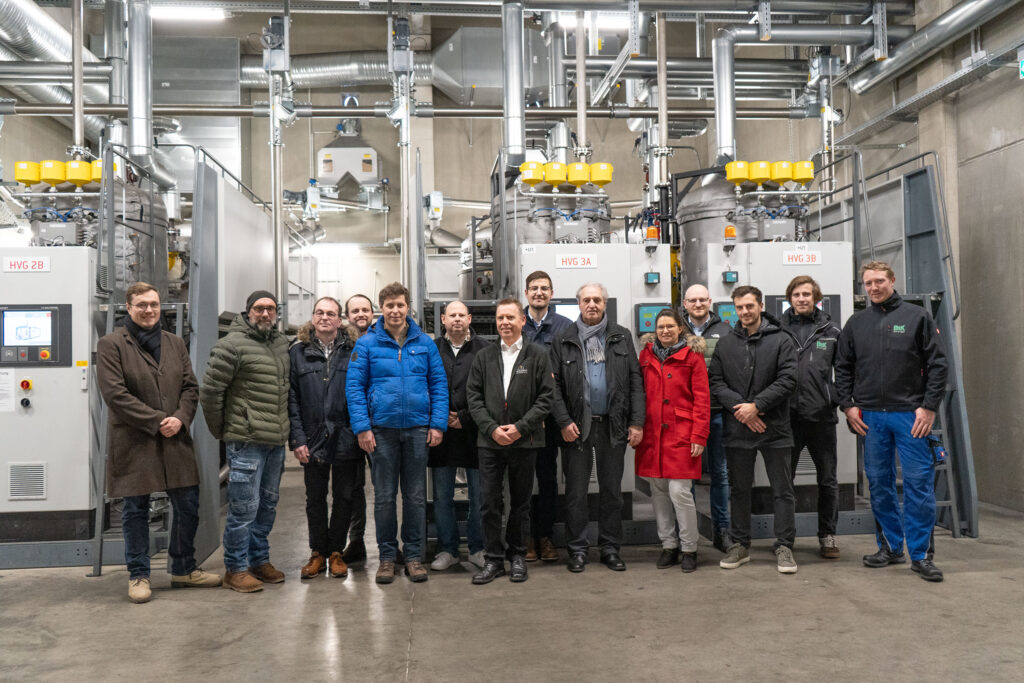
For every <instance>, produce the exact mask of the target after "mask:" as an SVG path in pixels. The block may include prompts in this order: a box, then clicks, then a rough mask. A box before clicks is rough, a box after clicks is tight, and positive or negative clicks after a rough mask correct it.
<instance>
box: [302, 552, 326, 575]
mask: <svg viewBox="0 0 1024 683" xmlns="http://www.w3.org/2000/svg"><path fill="white" fill-rule="evenodd" d="M326 566H327V562H326V561H325V560H324V556H323V555H321V554H320V553H317V552H314V553H313V554H312V555H310V556H309V562H307V563H306V566H305V567H303V568H302V571H301V572H299V576H300V577H301V578H303V579H312V578H313V577H315V576H320V572H322V571H323V570H324V568H325V567H326Z"/></svg>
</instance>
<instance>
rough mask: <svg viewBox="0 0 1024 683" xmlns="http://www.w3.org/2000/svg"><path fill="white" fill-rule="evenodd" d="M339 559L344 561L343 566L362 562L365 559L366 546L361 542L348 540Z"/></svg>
mask: <svg viewBox="0 0 1024 683" xmlns="http://www.w3.org/2000/svg"><path fill="white" fill-rule="evenodd" d="M341 559H343V560H345V564H355V563H356V562H362V561H364V560H365V559H366V544H365V543H363V541H362V540H359V541H352V540H349V542H348V545H347V546H345V549H344V550H343V551H341Z"/></svg>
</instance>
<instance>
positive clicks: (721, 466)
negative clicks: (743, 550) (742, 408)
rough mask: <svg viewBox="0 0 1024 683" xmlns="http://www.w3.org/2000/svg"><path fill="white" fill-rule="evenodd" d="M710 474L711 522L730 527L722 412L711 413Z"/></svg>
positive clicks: (716, 526)
mask: <svg viewBox="0 0 1024 683" xmlns="http://www.w3.org/2000/svg"><path fill="white" fill-rule="evenodd" d="M704 452H705V454H706V455H707V458H706V461H707V468H708V474H710V475H711V523H712V524H713V525H714V527H715V530H716V531H717V530H718V529H728V528H729V465H728V463H727V461H726V459H725V443H724V441H723V437H722V413H721V411H715V412H712V413H711V433H710V434H709V436H708V447H707V448H706V449H705V451H704Z"/></svg>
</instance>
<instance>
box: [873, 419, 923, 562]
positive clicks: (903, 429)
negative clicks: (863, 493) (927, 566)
mask: <svg viewBox="0 0 1024 683" xmlns="http://www.w3.org/2000/svg"><path fill="white" fill-rule="evenodd" d="M914 418H915V416H914V413H883V412H875V411H869V410H863V411H861V419H863V420H864V423H865V424H867V426H868V435H867V436H866V437H864V473H865V474H866V475H867V477H868V484H869V486H870V490H871V512H872V514H874V516H875V521H876V522H877V523H878V526H879V527H880V530H881V533H876V538H877V540H878V547H879V548H882V547H884V546H883V543H885V544H888V547H889V549H890V550H892V551H893V552H897V553H898V552H901V551H902V550H903V538H904V531H905V533H906V539H907V550H908V551H909V552H910V559H911V560H915V561H916V560H923V559H925V557H926V556H927V554H928V547H929V545H930V542H931V534H932V530H933V529H934V528H935V461H934V459H933V456H932V450H931V448H930V447H929V445H928V439H927V438H924V439H915V438H914V437H912V436H911V435H910V430H911V428H912V427H913V425H914ZM896 453H899V456H900V465H901V466H902V469H903V509H902V511H901V510H900V501H899V497H898V496H897V494H896Z"/></svg>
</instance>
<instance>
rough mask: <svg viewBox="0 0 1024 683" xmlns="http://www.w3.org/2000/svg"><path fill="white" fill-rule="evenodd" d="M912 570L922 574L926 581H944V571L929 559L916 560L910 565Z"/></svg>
mask: <svg viewBox="0 0 1024 683" xmlns="http://www.w3.org/2000/svg"><path fill="white" fill-rule="evenodd" d="M910 568H911V569H912V570H914V571H915V572H917V573H918V574H920V576H921V578H922V579H924V580H925V581H935V582H936V583H937V582H939V581H942V570H941V569H939V568H938V567H936V566H935V564H934V563H933V562H932V561H931V560H929V559H928V558H925V559H923V560H914V561H913V562H911V563H910Z"/></svg>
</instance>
